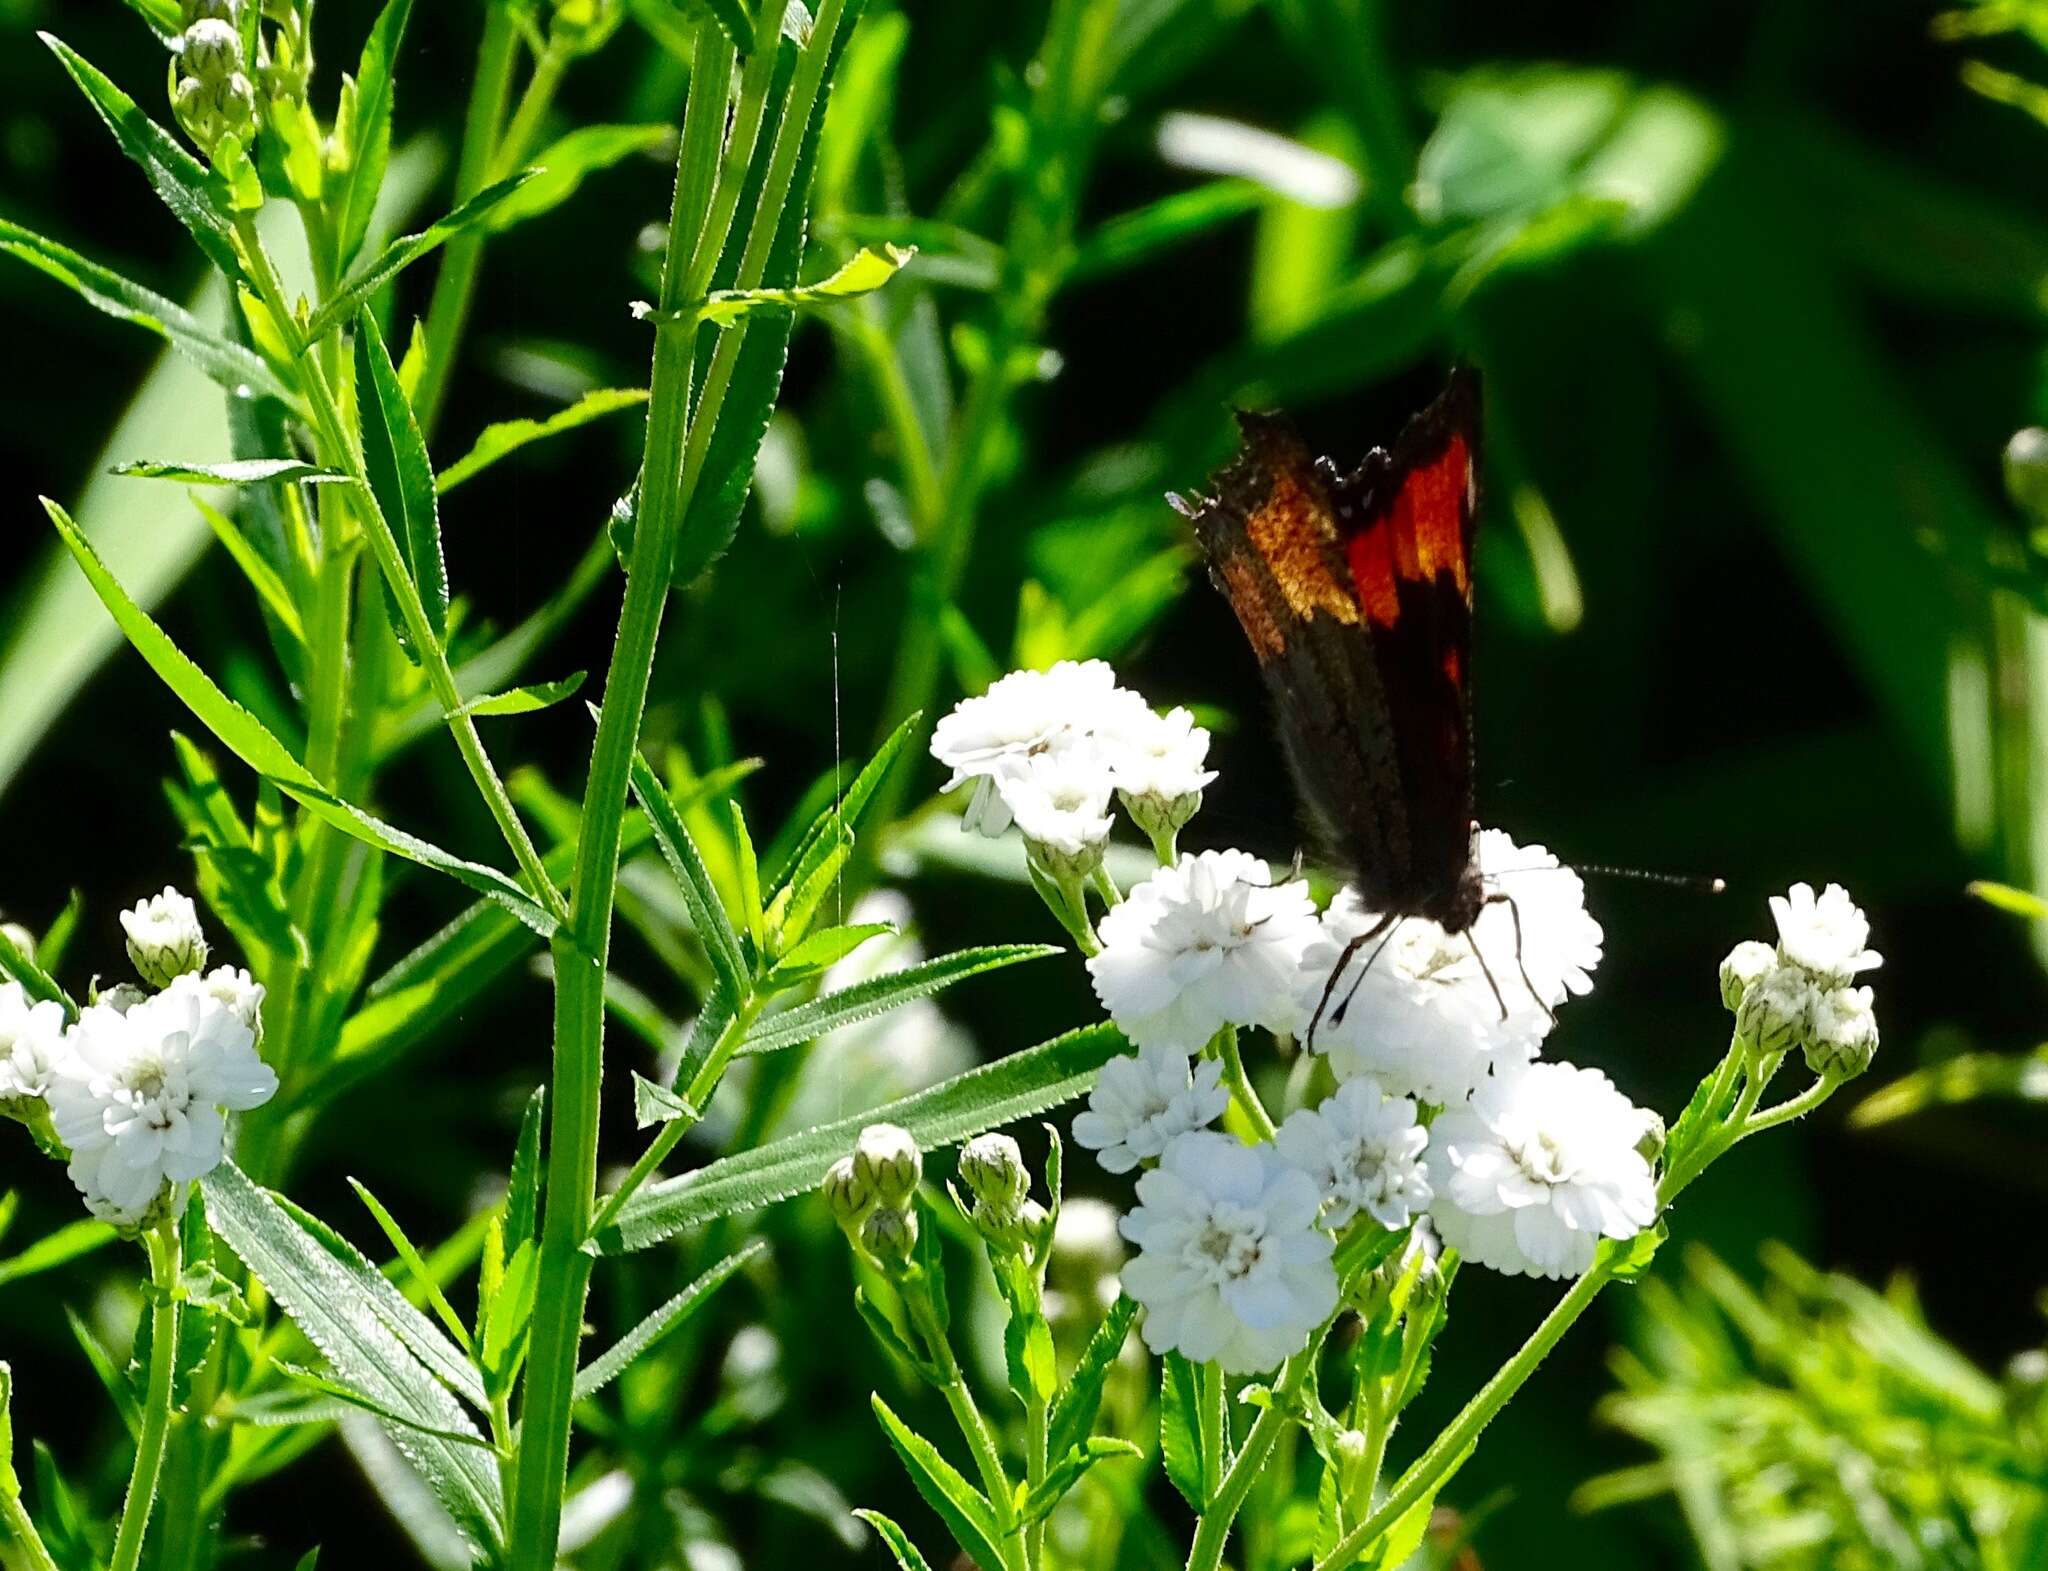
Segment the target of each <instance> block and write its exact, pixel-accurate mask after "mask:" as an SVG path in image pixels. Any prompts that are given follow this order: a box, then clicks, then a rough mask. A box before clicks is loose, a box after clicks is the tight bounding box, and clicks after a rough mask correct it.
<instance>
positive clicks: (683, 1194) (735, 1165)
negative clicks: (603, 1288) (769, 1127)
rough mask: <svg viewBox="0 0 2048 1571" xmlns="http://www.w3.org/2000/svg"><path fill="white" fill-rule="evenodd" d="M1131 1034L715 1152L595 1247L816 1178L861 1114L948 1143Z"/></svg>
mask: <svg viewBox="0 0 2048 1571" xmlns="http://www.w3.org/2000/svg"><path fill="white" fill-rule="evenodd" d="M1127 1051H1129V1044H1128V1043H1127V1042H1125V1040H1124V1038H1123V1036H1122V1034H1121V1033H1120V1032H1118V1031H1117V1030H1116V1028H1115V1027H1113V1026H1108V1025H1098V1026H1091V1027H1089V1028H1087V1029H1086V1030H1081V1031H1072V1032H1069V1033H1068V1034H1067V1035H1065V1036H1059V1037H1054V1038H1053V1039H1052V1040H1051V1041H1049V1042H1041V1043H1040V1044H1039V1045H1038V1046H1036V1047H1032V1048H1027V1049H1025V1050H1024V1051H1023V1052H1021V1053H1013V1054H1011V1055H1010V1056H1009V1057H1007V1058H1002V1059H998V1060H997V1061H996V1062H995V1063H992V1064H984V1065H982V1066H981V1067H980V1068H978V1069H970V1070H968V1071H967V1073H965V1074H963V1075H956V1076H955V1077H954V1078H952V1079H951V1080H947V1081H944V1082H943V1083H941V1084H939V1085H936V1086H932V1087H930V1088H929V1089H927V1090H923V1091H919V1092H916V1093H914V1094H912V1095H910V1096H906V1097H900V1098H898V1099H897V1100H896V1101H894V1102H889V1103H886V1104H884V1105H883V1106H881V1107H878V1108H875V1109H873V1110H872V1111H870V1112H865V1113H856V1114H854V1115H853V1116H852V1117H850V1118H842V1119H840V1120H838V1121H837V1122H836V1123H831V1124H825V1125H822V1126H820V1127H818V1128H815V1129H807V1130H804V1131H803V1132H802V1133H800V1134H794V1135H785V1136H784V1137H783V1138H782V1139H780V1140H775V1141H771V1142H769V1143H768V1144H767V1145H763V1146H756V1147H754V1148H753V1149H751V1150H747V1151H741V1152H738V1153H736V1154H734V1155H732V1156H728V1157H723V1158H721V1159H720V1160H718V1161H716V1162H712V1163H710V1164H709V1165H707V1166H705V1167H701V1168H698V1169H697V1170H696V1171H695V1172H692V1173H684V1174H681V1175H679V1176H678V1177H675V1178H670V1179H664V1180H662V1181H661V1182H660V1183H655V1184H650V1185H648V1186H646V1187H645V1188H643V1189H641V1190H640V1192H639V1193H638V1194H636V1195H634V1196H633V1197H632V1198H631V1199H630V1200H628V1201H627V1202H626V1204H625V1205H624V1206H623V1207H621V1208H620V1211H619V1214H618V1216H617V1218H615V1219H614V1221H613V1222H612V1225H611V1226H610V1227H608V1228H607V1229H605V1231H604V1232H603V1233H602V1234H600V1235H598V1237H597V1238H596V1239H594V1240H593V1243H592V1247H594V1248H595V1249H596V1250H597V1251H598V1252H599V1253H602V1254H624V1253H626V1252H628V1251H630V1250H635V1249H645V1248H647V1247H648V1246H649V1245H650V1244H658V1243H660V1242H661V1241H662V1240H663V1239H664V1238H668V1237H671V1236H672V1235H674V1234H676V1233H678V1232H681V1231H682V1230H683V1229H684V1228H686V1227H692V1226H695V1225H696V1224H697V1223H699V1222H705V1221H709V1220H710V1219H711V1218H713V1217H720V1216H732V1215H735V1214H737V1213H739V1212H742V1211H752V1210H755V1209H757V1208H758V1207H761V1206H765V1205H772V1204H773V1203H774V1202H775V1201H778V1200H786V1199H788V1198H789V1197H790V1196H791V1195H795V1194H801V1193H803V1192H804V1191H806V1190H809V1189H814V1188H816V1187H817V1185H818V1183H819V1181H820V1180H821V1179H823V1178H824V1176H825V1169H826V1168H828V1167H830V1166H831V1165H832V1164H833V1163H834V1162H836V1161H838V1160H839V1158H840V1157H842V1156H844V1155H846V1153H847V1152H849V1151H851V1150H852V1149H853V1143H854V1141H855V1140H856V1139H857V1138H858V1137H859V1135H860V1132H861V1130H862V1129H864V1128H866V1127H867V1126H868V1125H869V1124H874V1123H891V1124H900V1125H901V1126H902V1127H903V1128H905V1129H907V1130H909V1131H910V1134H911V1137H912V1138H913V1139H915V1140H916V1141H917V1142H918V1144H919V1145H921V1146H924V1147H926V1148H927V1149H930V1148H932V1147H936V1146H947V1145H954V1144H957V1143H958V1142H960V1141H962V1140H965V1139H967V1138H968V1137H969V1136H971V1135H978V1134H980V1133H982V1132H983V1131H984V1130H988V1129H994V1128H996V1127H997V1126H999V1125H1002V1124H1007V1123H1011V1122H1014V1121H1015V1120H1017V1119H1020V1118H1029V1117H1031V1116H1032V1115H1033V1114H1036V1113H1042V1112H1044V1111H1045V1110H1046V1109H1047V1108H1051V1107H1057V1106H1058V1105H1059V1104H1060V1103H1062V1102H1066V1101H1069V1100H1071V1099H1072V1098H1074V1097H1077V1096H1080V1095H1082V1094H1083V1093H1084V1092H1086V1091H1087V1090H1088V1088H1089V1087H1090V1086H1092V1085H1093V1084H1094V1083H1095V1076H1096V1073H1097V1071H1099V1070H1100V1069H1101V1068H1102V1066H1103V1065H1104V1064H1106V1063H1108V1062H1109V1060H1110V1059H1112V1058H1114V1057H1115V1056H1116V1055H1117V1054H1118V1053H1120V1052H1127Z"/></svg>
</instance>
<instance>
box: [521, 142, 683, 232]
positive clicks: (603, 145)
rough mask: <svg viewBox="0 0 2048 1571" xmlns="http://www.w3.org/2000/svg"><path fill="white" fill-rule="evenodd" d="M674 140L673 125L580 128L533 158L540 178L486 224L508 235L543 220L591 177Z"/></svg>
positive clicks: (666, 145)
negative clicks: (528, 222)
mask: <svg viewBox="0 0 2048 1571" xmlns="http://www.w3.org/2000/svg"><path fill="white" fill-rule="evenodd" d="M674 140H675V129H674V127H672V126H667V125H585V126H578V127H577V128H576V129H575V130H573V131H570V132H568V133H566V134H565V135H563V136H560V137H558V138H556V139H555V140H554V141H553V142H550V143H549V144H548V145H547V146H546V147H544V148H542V149H541V150H540V152H539V153H537V154H535V155H534V157H533V158H532V159H530V160H529V163H530V164H531V165H532V167H533V168H534V170H535V171H536V172H537V177H536V178H535V179H534V180H533V181H531V182H530V183H529V184H528V185H527V186H526V187H525V188H524V189H523V190H521V191H520V193H519V194H518V195H517V196H515V197H513V198H512V200H511V201H509V202H504V203H501V204H500V205H499V206H498V208H497V209H496V210H495V211H494V212H493V213H492V214H491V216H490V219H489V221H488V223H487V224H486V227H487V228H488V229H489V230H490V232H491V233H492V234H503V233H504V232H505V231H506V230H507V229H510V228H511V227H512V226H513V225H514V224H520V223H524V222H525V221H526V220H527V219H529V218H538V217H539V216H540V215H541V214H542V213H545V212H548V211H549V210H550V209H552V208H555V207H558V206H560V205H561V204H562V203H563V202H566V201H567V200H568V199H569V198H570V197H571V196H573V195H575V194H576V188H577V187H578V186H580V185H582V184H583V181H584V177H585V176H587V175H591V174H595V173H596V172H597V171H598V170H600V169H609V168H610V167H611V166H612V165H613V164H616V163H619V162H621V161H622V160H624V159H627V158H630V157H632V156H633V155H634V154H635V153H661V152H664V151H666V150H668V149H669V148H670V147H671V145H672V144H673V142H674Z"/></svg>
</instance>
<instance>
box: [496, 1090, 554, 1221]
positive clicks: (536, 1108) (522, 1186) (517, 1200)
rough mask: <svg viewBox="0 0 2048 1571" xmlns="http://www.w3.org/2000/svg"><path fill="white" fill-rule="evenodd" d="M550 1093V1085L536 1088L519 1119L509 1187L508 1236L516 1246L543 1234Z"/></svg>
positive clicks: (507, 1200) (506, 1200) (507, 1199)
mask: <svg viewBox="0 0 2048 1571" xmlns="http://www.w3.org/2000/svg"><path fill="white" fill-rule="evenodd" d="M547 1096H548V1094H547V1087H545V1086H535V1087H534V1091H533V1095H532V1096H530V1097H528V1098H527V1099H526V1111H525V1112H524V1113H523V1114H521V1115H520V1118H519V1140H518V1143H517V1144H516V1145H514V1146H513V1148H512V1180H511V1183H510V1184H509V1185H508V1186H507V1187H506V1190H505V1236H506V1237H507V1238H509V1239H511V1240H512V1247H513V1248H515V1249H517V1248H518V1247H519V1245H520V1244H522V1243H524V1242H525V1241H526V1240H527V1239H529V1238H538V1237H539V1236H540V1188H541V1184H540V1126H541V1113H542V1110H543V1109H544V1108H545V1107H546V1106H547Z"/></svg>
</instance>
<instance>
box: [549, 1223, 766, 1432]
mask: <svg viewBox="0 0 2048 1571" xmlns="http://www.w3.org/2000/svg"><path fill="white" fill-rule="evenodd" d="M767 1249H768V1245H767V1242H766V1240H764V1239H759V1238H757V1239H755V1240H754V1241H753V1242H751V1243H749V1244H747V1245H746V1246H745V1247H744V1248H741V1249H739V1250H736V1251H735V1252H734V1253H732V1254H730V1255H727V1256H726V1257H725V1258H724V1259H723V1260H721V1261H719V1262H718V1264H717V1265H715V1266H713V1267H712V1268H711V1269H710V1270H709V1271H706V1272H705V1273H704V1274H703V1275H702V1276H700V1277H698V1278H697V1280H696V1281H694V1282H692V1283H691V1284H690V1285H689V1286H688V1287H686V1288H684V1289H683V1290H682V1291H681V1292H680V1293H678V1294H676V1296H675V1297H673V1298H671V1299H670V1300H669V1301H668V1302H667V1303H665V1304H663V1305H662V1306H661V1307H660V1308H659V1309H657V1310H655V1311H654V1312H653V1313H652V1314H650V1315H648V1316H647V1317H646V1318H645V1319H644V1320H642V1321H641V1322H640V1323H639V1324H638V1325H636V1326H635V1327H633V1329H632V1330H630V1331H628V1332H627V1333H626V1334H625V1335H624V1336H622V1337H620V1338H619V1339H618V1341H616V1342H614V1343H613V1344H612V1345H611V1346H610V1347H608V1348H606V1349H605V1350H604V1351H603V1352H602V1353H600V1354H598V1356H597V1357H596V1358H593V1359H592V1360H591V1361H590V1362H589V1363H587V1364H585V1365H584V1366H583V1367H582V1368H581V1369H579V1370H577V1371H576V1400H577V1401H579V1402H587V1401H589V1400H590V1398H592V1397H594V1396H596V1395H597V1393H598V1392H600V1391H602V1390H603V1389H604V1388H605V1387H606V1386H608V1385H610V1384H611V1383H612V1382H613V1381H614V1380H616V1379H618V1378H619V1376H620V1375H622V1374H624V1373H625V1371H626V1370H627V1368H628V1367H629V1366H630V1365H631V1364H632V1362H633V1360H634V1359H636V1358H639V1357H640V1356H641V1355H642V1354H644V1353H647V1352H650V1351H651V1350H653V1349H654V1348H655V1347H657V1346H659V1345H660V1344H661V1341H662V1339H663V1338H664V1337H666V1336H668V1335H669V1333H670V1332H672V1331H674V1330H675V1329H676V1327H678V1326H680V1325H681V1324H682V1323H683V1322H684V1321H685V1320H687V1319H689V1318H690V1316H691V1315H693V1314H695V1313H696V1312H697V1310H698V1309H699V1308H700V1307H701V1306H702V1305H703V1303H704V1301H705V1300H706V1299H708V1298H709V1297H710V1296H711V1295H712V1294H713V1293H715V1292H717V1291H718V1289H719V1288H721V1287H723V1286H724V1285H725V1284H726V1283H727V1282H729V1281H731V1280H732V1278H733V1276H734V1275H735V1274H736V1273H737V1272H738V1271H739V1270H740V1269H741V1268H742V1267H743V1266H745V1265H747V1264H748V1263H749V1262H751V1261H753V1260H755V1259H757V1258H758V1257H759V1256H761V1255H763V1254H765V1253H766V1252H767Z"/></svg>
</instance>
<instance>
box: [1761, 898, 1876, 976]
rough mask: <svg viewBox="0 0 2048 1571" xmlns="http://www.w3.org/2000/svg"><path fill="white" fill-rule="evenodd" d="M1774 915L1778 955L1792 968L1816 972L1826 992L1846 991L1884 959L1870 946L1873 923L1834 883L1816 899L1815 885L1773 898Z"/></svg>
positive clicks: (1772, 911) (1813, 973) (1813, 974)
mask: <svg viewBox="0 0 2048 1571" xmlns="http://www.w3.org/2000/svg"><path fill="white" fill-rule="evenodd" d="M1771 915H1772V916H1773V917H1774V918H1776V920H1777V923H1778V955H1779V958H1781V959H1782V960H1784V961H1785V962H1786V964H1788V965H1795V966H1799V967H1801V968H1802V969H1803V970H1806V971H1808V972H1810V973H1812V976H1813V979H1814V981H1816V982H1817V983H1819V984H1820V985H1821V986H1822V987H1846V986H1848V984H1849V981H1850V979H1851V978H1852V977H1854V976H1855V975H1856V973H1857V972H1859V971H1870V970H1874V969H1875V968H1876V967H1878V966H1880V965H1882V964H1883V963H1884V957H1883V956H1882V955H1880V954H1878V952H1877V951H1876V950H1874V949H1872V948H1871V947H1870V922H1869V919H1868V918H1866V917H1865V916H1864V914H1863V912H1862V910H1861V909H1860V908H1859V907H1858V906H1857V904H1856V902H1855V901H1853V900H1851V899H1850V898H1849V891H1848V890H1846V889H1844V888H1843V887H1842V886H1841V885H1840V884H1829V885H1828V886H1827V888H1826V889H1824V890H1822V891H1821V893H1820V894H1819V895H1818V896H1816V895H1815V894H1814V892H1813V885H1811V884H1794V885H1793V886H1792V888H1791V890H1790V891H1789V892H1788V893H1786V894H1783V895H1773V896H1771Z"/></svg>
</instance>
